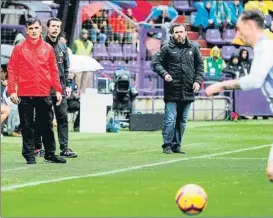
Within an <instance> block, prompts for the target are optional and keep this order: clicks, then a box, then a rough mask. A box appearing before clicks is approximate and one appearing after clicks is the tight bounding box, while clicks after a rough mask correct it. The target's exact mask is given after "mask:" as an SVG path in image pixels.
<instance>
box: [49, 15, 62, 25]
mask: <svg viewBox="0 0 273 218" xmlns="http://www.w3.org/2000/svg"><path fill="white" fill-rule="evenodd" d="M51 21H59V22H62V21H61V20H60V19H59V18H57V17H52V18H50V19H49V20H48V21H47V22H46V26H47V27H49V26H50V23H51Z"/></svg>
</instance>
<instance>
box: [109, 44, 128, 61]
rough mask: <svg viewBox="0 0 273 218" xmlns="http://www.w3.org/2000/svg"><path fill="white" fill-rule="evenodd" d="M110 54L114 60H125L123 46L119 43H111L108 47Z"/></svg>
mask: <svg viewBox="0 0 273 218" xmlns="http://www.w3.org/2000/svg"><path fill="white" fill-rule="evenodd" d="M107 50H108V53H109V55H110V57H112V58H123V57H124V55H123V53H122V49H121V45H120V44H118V43H110V44H109V45H108V49H107Z"/></svg>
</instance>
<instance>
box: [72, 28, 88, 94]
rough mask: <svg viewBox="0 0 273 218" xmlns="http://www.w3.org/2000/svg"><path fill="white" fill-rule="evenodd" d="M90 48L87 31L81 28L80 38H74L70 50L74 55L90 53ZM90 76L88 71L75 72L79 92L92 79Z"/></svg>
mask: <svg viewBox="0 0 273 218" xmlns="http://www.w3.org/2000/svg"><path fill="white" fill-rule="evenodd" d="M92 49H93V43H92V42H91V41H90V40H88V31H87V30H86V29H82V30H81V35H80V39H77V40H75V41H74V43H73V45H72V52H73V54H75V55H91V52H92ZM91 76H92V75H91V73H90V72H77V74H76V78H75V80H76V84H77V85H78V87H79V88H80V90H81V92H84V91H85V89H86V88H87V87H88V83H89V82H90V80H92V79H91Z"/></svg>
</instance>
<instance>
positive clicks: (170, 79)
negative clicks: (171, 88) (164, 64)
mask: <svg viewBox="0 0 273 218" xmlns="http://www.w3.org/2000/svg"><path fill="white" fill-rule="evenodd" d="M164 80H165V81H166V82H171V81H173V78H172V77H171V75H170V74H168V73H167V74H166V75H165V76H164Z"/></svg>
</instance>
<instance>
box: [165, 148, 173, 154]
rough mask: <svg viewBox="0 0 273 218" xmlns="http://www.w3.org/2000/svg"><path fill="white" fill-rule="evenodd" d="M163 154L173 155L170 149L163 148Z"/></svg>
mask: <svg viewBox="0 0 273 218" xmlns="http://www.w3.org/2000/svg"><path fill="white" fill-rule="evenodd" d="M163 153H164V154H173V151H172V149H171V148H170V147H167V148H163Z"/></svg>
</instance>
